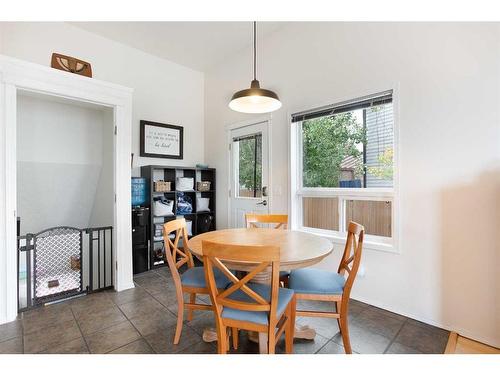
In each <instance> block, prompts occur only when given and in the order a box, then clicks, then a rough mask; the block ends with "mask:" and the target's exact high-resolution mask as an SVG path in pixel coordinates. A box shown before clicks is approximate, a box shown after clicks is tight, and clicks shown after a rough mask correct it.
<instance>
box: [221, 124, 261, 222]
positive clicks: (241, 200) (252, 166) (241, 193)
mask: <svg viewBox="0 0 500 375" xmlns="http://www.w3.org/2000/svg"><path fill="white" fill-rule="evenodd" d="M230 132H231V133H230V139H229V142H230V144H229V149H230V152H229V157H230V168H231V171H230V174H231V175H230V191H229V212H230V217H229V226H230V227H231V228H243V227H245V213H255V212H261V213H268V212H269V205H268V191H269V189H268V181H269V147H268V141H269V140H268V122H267V121H264V122H259V123H256V124H253V125H248V126H244V127H241V128H237V129H232V130H231V131H230Z"/></svg>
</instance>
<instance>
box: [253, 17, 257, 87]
mask: <svg viewBox="0 0 500 375" xmlns="http://www.w3.org/2000/svg"><path fill="white" fill-rule="evenodd" d="M256 29H257V22H256V21H253V79H254V80H256V79H257V41H256V39H257V38H256Z"/></svg>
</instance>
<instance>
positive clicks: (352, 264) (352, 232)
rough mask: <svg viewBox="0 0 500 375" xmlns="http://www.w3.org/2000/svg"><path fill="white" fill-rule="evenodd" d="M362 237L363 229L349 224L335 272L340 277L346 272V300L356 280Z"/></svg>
mask: <svg viewBox="0 0 500 375" xmlns="http://www.w3.org/2000/svg"><path fill="white" fill-rule="evenodd" d="M364 235H365V228H364V227H363V226H362V225H360V224H358V223H355V222H353V221H351V222H349V225H348V227H347V240H346V243H345V248H344V254H343V255H342V259H341V260H340V264H339V269H338V271H337V272H338V273H339V274H341V275H345V273H346V272H347V274H348V275H347V280H346V282H345V285H344V296H345V297H347V298H349V295H350V293H351V288H352V284H354V279H355V278H356V274H357V273H358V268H359V264H360V263H361V253H362V251H363V238H364Z"/></svg>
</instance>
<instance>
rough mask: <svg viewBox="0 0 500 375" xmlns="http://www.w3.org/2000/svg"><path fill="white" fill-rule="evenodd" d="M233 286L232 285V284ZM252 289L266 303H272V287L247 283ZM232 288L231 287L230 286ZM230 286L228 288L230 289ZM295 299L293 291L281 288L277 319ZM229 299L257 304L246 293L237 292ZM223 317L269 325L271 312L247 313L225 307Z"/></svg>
mask: <svg viewBox="0 0 500 375" xmlns="http://www.w3.org/2000/svg"><path fill="white" fill-rule="evenodd" d="M231 285H232V284H231ZM246 285H247V286H248V287H249V288H250V289H252V290H253V291H254V292H256V293H257V294H259V295H260V296H261V297H262V298H264V299H265V300H266V301H270V296H271V287H270V285H265V284H256V283H247V284H246ZM229 286H230V285H229ZM229 286H228V287H229ZM292 297H293V290H290V289H286V288H279V293H278V306H277V308H276V317H277V318H279V317H280V316H281V315H282V314H283V313H284V312H285V309H286V307H287V306H288V304H289V303H290V301H291V300H292ZM227 298H228V299H233V300H236V301H241V302H250V303H257V302H256V301H255V300H254V299H253V298H251V297H250V296H248V295H247V294H246V293H245V292H242V291H241V290H239V289H238V290H237V291H235V292H233V293H231V294H230V295H229V296H227ZM222 317H223V318H226V319H233V320H240V321H245V322H251V323H256V324H263V325H266V324H269V312H267V311H246V310H238V309H232V308H230V307H224V308H223V309H222Z"/></svg>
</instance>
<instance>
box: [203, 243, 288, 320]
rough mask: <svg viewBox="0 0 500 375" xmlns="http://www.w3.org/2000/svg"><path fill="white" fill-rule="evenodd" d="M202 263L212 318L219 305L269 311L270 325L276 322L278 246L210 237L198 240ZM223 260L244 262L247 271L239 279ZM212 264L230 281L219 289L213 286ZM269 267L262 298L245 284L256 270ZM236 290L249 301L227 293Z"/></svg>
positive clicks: (217, 315) (218, 315)
mask: <svg viewBox="0 0 500 375" xmlns="http://www.w3.org/2000/svg"><path fill="white" fill-rule="evenodd" d="M202 252H203V266H204V267H205V276H206V279H207V284H208V288H209V290H210V298H211V300H212V305H213V306H214V307H215V311H216V319H218V320H219V323H220V319H221V313H222V308H223V307H229V308H232V309H238V310H246V311H267V312H269V325H270V327H274V326H276V323H277V322H276V309H277V304H278V290H279V268H280V248H279V247H278V246H247V245H227V244H222V243H217V242H211V241H202ZM223 261H236V262H245V263H248V264H249V267H250V268H252V266H254V265H255V267H253V269H251V271H249V272H248V273H247V274H246V275H245V276H243V277H242V278H241V279H239V278H238V277H237V276H235V275H234V274H233V273H232V272H231V271H230V270H229V269H228V268H227V267H226V266H225V265H224V263H223ZM214 267H216V268H218V269H219V270H220V271H222V272H223V273H224V274H225V275H226V276H227V277H228V278H229V280H230V281H231V282H232V283H233V284H232V285H231V286H229V287H228V288H226V289H225V290H223V291H219V290H217V286H216V284H215V277H214ZM269 268H271V293H270V300H269V301H268V300H266V299H264V298H263V297H262V296H260V295H259V294H257V293H255V292H254V291H253V290H252V289H250V288H249V287H248V285H247V283H248V282H249V281H251V280H252V278H253V277H255V276H256V275H257V274H258V273H259V272H265V271H266V270H268V269H269ZM238 290H240V291H241V292H243V293H245V294H246V295H247V296H248V297H250V298H249V302H242V301H237V300H234V299H232V298H231V294H232V293H234V292H236V291H238Z"/></svg>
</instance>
